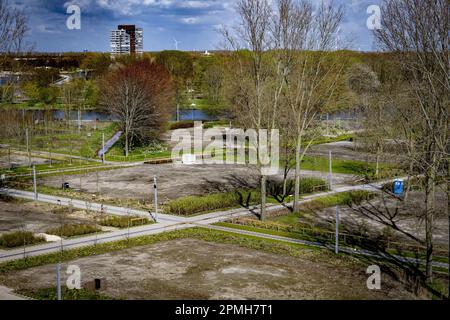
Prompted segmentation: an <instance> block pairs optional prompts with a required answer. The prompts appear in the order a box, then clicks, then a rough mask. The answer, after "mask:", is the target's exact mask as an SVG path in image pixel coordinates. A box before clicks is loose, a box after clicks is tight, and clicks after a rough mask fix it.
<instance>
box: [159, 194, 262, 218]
mask: <svg viewBox="0 0 450 320" xmlns="http://www.w3.org/2000/svg"><path fill="white" fill-rule="evenodd" d="M259 197H260V193H259V192H257V191H235V192H225V193H214V194H209V195H206V196H201V197H196V196H188V197H183V198H180V199H177V200H173V201H171V202H169V204H168V205H167V206H166V210H167V211H168V212H170V213H172V214H177V215H183V216H185V215H191V214H196V213H201V212H207V211H212V210H217V209H226V208H232V207H236V206H249V205H251V204H253V203H256V202H257V201H258V200H259Z"/></svg>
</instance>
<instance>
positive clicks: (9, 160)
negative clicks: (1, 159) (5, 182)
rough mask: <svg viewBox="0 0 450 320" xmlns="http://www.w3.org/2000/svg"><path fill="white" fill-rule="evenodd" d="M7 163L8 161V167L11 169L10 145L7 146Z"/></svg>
mask: <svg viewBox="0 0 450 320" xmlns="http://www.w3.org/2000/svg"><path fill="white" fill-rule="evenodd" d="M8 163H9V169H12V165H11V146H8Z"/></svg>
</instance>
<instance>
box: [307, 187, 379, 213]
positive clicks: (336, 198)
mask: <svg viewBox="0 0 450 320" xmlns="http://www.w3.org/2000/svg"><path fill="white" fill-rule="evenodd" d="M375 196H376V194H375V193H373V192H369V191H364V190H356V191H349V192H341V193H336V194H332V195H328V196H323V197H320V198H317V199H314V200H312V201H310V202H307V203H305V204H303V205H302V208H303V209H307V210H321V209H325V208H329V207H333V206H337V205H340V206H342V205H360V204H361V203H363V202H364V201H368V200H371V199H373V198H374V197H375Z"/></svg>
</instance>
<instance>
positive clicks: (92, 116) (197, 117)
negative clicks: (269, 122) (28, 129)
mask: <svg viewBox="0 0 450 320" xmlns="http://www.w3.org/2000/svg"><path fill="white" fill-rule="evenodd" d="M19 112H23V113H25V114H26V115H27V116H30V117H32V119H34V120H43V119H44V118H47V119H48V117H51V118H53V119H54V120H64V119H69V120H72V121H76V120H78V111H77V110H72V111H70V112H67V111H65V110H23V111H19ZM218 119H219V117H217V116H214V115H209V114H208V113H206V112H204V111H202V110H196V109H195V110H180V120H182V121H185V120H193V121H214V120H218ZM81 120H82V121H117V118H116V117H114V116H112V115H110V114H108V113H106V112H101V111H83V112H81ZM172 120H176V115H175V114H174V115H173V116H172Z"/></svg>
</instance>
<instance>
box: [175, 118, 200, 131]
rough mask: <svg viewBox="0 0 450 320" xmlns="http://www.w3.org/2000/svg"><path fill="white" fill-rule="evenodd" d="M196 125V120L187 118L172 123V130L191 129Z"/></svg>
mask: <svg viewBox="0 0 450 320" xmlns="http://www.w3.org/2000/svg"><path fill="white" fill-rule="evenodd" d="M193 127H194V121H192V120H186V121H178V122H174V123H171V124H170V130H177V129H189V128H193Z"/></svg>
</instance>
